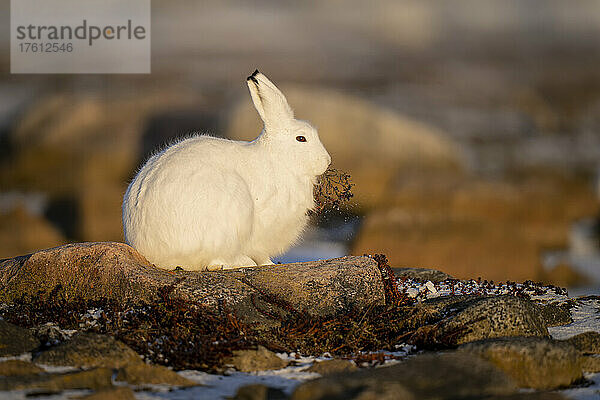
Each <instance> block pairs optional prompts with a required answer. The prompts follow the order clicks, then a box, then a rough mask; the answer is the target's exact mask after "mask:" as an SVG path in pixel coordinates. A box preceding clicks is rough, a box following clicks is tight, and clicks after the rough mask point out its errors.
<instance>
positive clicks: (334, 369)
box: [306, 358, 358, 375]
mask: <svg viewBox="0 0 600 400" xmlns="http://www.w3.org/2000/svg"><path fill="white" fill-rule="evenodd" d="M357 369H358V367H357V366H356V364H355V363H354V362H353V361H350V360H342V359H339V358H334V359H333V360H325V361H316V362H315V363H314V364H313V365H311V366H310V368H308V369H307V370H306V371H308V372H316V373H317V374H321V375H330V374H337V373H341V372H350V371H355V370H357Z"/></svg>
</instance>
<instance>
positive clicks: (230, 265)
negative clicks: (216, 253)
mask: <svg viewBox="0 0 600 400" xmlns="http://www.w3.org/2000/svg"><path fill="white" fill-rule="evenodd" d="M242 267H256V263H255V262H254V260H252V259H251V258H250V257H248V256H244V255H240V256H237V257H235V258H234V259H232V260H229V261H227V260H223V259H220V258H219V259H214V260H212V261H211V262H210V263H209V265H208V267H206V270H207V271H222V270H226V269H235V268H242Z"/></svg>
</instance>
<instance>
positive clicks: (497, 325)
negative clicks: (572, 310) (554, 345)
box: [408, 295, 548, 348]
mask: <svg viewBox="0 0 600 400" xmlns="http://www.w3.org/2000/svg"><path fill="white" fill-rule="evenodd" d="M416 310H417V315H422V316H424V317H423V318H425V321H426V323H425V324H423V325H418V328H417V329H416V330H415V331H414V332H412V333H411V335H410V336H409V337H408V343H411V344H415V345H418V346H420V347H424V348H440V347H441V348H444V347H452V346H456V345H459V344H462V343H468V342H472V341H476V340H481V339H487V338H496V337H503V336H539V337H547V336H548V329H547V328H546V324H545V321H544V320H543V319H542V317H541V316H540V314H539V308H538V307H537V305H536V304H534V303H533V302H531V301H530V300H527V299H523V298H520V297H515V296H509V295H504V296H490V297H481V296H450V297H438V298H434V299H429V300H426V301H424V302H423V303H422V304H419V305H418V306H417V308H416Z"/></svg>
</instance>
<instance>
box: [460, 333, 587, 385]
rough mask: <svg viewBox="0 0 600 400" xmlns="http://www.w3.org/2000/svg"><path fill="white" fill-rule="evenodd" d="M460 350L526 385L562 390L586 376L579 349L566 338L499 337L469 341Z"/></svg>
mask: <svg viewBox="0 0 600 400" xmlns="http://www.w3.org/2000/svg"><path fill="white" fill-rule="evenodd" d="M459 350H460V351H464V352H469V353H472V354H475V355H478V356H480V357H482V358H484V359H485V360H488V361H489V362H491V363H492V364H494V365H495V366H497V367H498V368H500V369H501V370H503V371H504V372H505V373H506V374H507V375H509V376H510V377H512V378H513V379H514V380H515V382H517V383H518V384H519V386H521V387H524V388H534V389H542V390H546V389H558V388H560V387H567V386H569V385H571V384H572V383H574V382H576V381H578V380H580V379H582V377H583V375H582V370H581V361H580V359H579V354H578V352H577V350H576V349H575V347H573V346H572V345H571V344H569V343H565V342H562V341H557V340H552V339H547V338H538V337H511V338H498V339H490V340H485V341H479V342H474V343H468V344H465V345H463V346H461V347H459Z"/></svg>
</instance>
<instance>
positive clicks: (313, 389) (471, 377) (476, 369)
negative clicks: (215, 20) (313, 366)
mask: <svg viewBox="0 0 600 400" xmlns="http://www.w3.org/2000/svg"><path fill="white" fill-rule="evenodd" d="M515 390H516V386H515V384H514V382H513V381H512V380H511V379H510V378H509V377H507V376H506V375H505V374H504V373H503V372H502V371H500V370H499V369H497V368H496V367H494V366H493V365H492V364H490V363H489V362H487V361H484V360H482V359H481V358H479V357H477V356H473V355H470V354H466V353H465V354H460V353H456V352H451V353H439V354H421V355H418V356H416V357H414V358H411V359H409V360H407V361H405V362H402V363H400V364H396V365H392V366H389V367H382V368H371V369H365V370H359V371H356V372H351V373H346V374H341V375H332V376H329V377H323V378H319V379H315V380H313V381H309V382H305V383H303V384H302V385H300V386H298V388H296V390H295V391H294V393H293V394H292V400H305V399H307V400H308V399H311V400H312V399H315V400H317V399H331V398H335V399H379V398H381V399H399V400H403V399H410V400H413V399H420V400H427V399H458V398H487V396H492V395H499V396H500V395H508V394H512V393H514V392H515Z"/></svg>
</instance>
